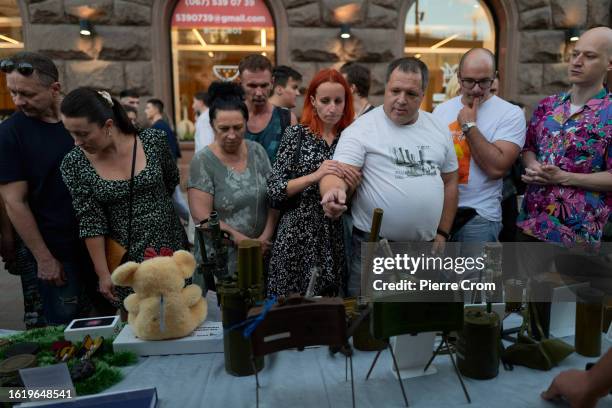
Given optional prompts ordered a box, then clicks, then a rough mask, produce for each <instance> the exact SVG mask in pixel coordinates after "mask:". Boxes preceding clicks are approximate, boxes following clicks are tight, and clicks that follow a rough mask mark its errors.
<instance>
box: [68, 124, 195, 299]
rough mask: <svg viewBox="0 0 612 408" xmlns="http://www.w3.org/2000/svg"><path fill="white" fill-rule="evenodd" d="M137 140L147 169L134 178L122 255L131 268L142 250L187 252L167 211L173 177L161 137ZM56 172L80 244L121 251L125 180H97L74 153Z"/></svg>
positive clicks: (148, 133) (145, 134)
mask: <svg viewBox="0 0 612 408" xmlns="http://www.w3.org/2000/svg"><path fill="white" fill-rule="evenodd" d="M138 138H139V140H140V141H141V143H142V148H143V150H144V153H145V156H146V159H147V163H146V166H145V168H144V169H143V170H142V171H140V172H139V173H138V174H136V175H135V177H134V198H133V207H132V239H131V245H130V251H129V255H128V260H130V261H134V262H142V261H143V260H144V253H145V249H146V248H149V247H151V248H153V249H154V250H155V251H156V252H158V253H159V251H160V249H161V248H162V247H166V248H170V249H172V250H174V251H176V250H179V249H185V248H187V236H186V234H185V229H184V228H183V226H182V225H181V222H180V220H179V218H178V215H177V214H176V212H175V210H174V206H173V205H172V193H173V192H174V188H175V186H176V185H177V184H178V182H179V172H178V168H177V167H176V164H175V162H174V159H173V157H172V155H171V152H170V149H169V147H168V142H167V141H166V135H165V134H164V133H163V132H160V131H158V130H154V129H145V130H142V131H141V132H140V133H139V134H138ZM61 170H62V176H63V178H64V183H65V184H66V186H67V187H68V190H69V191H70V194H71V195H72V205H73V206H74V209H75V212H76V214H77V218H78V220H79V234H80V236H81V238H88V237H96V236H109V237H111V238H113V239H114V240H116V241H117V242H119V243H120V244H121V245H122V246H123V247H125V248H127V244H128V242H127V241H128V218H129V217H128V212H129V190H130V189H129V186H130V182H129V180H106V179H103V178H101V177H100V176H99V175H98V173H97V172H96V170H95V169H94V167H93V166H92V165H91V163H90V162H89V160H88V159H87V157H86V156H85V154H84V153H83V151H82V150H81V149H80V148H78V147H75V148H74V149H72V150H71V151H70V153H68V154H67V155H66V157H64V160H63V161H62V165H61ZM110 272H111V273H112V271H110ZM115 289H116V291H117V295H118V297H119V299H120V301H121V303H123V300H124V299H125V298H126V297H127V296H128V295H129V294H130V293H132V290H131V289H130V288H125V287H116V288H115ZM117 306H119V305H117Z"/></svg>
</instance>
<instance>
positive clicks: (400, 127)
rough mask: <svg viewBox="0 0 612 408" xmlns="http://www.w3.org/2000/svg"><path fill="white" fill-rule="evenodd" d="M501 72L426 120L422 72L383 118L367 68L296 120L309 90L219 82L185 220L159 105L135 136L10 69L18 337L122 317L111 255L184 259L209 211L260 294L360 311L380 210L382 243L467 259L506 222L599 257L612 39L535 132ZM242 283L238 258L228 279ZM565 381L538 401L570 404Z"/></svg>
mask: <svg viewBox="0 0 612 408" xmlns="http://www.w3.org/2000/svg"><path fill="white" fill-rule="evenodd" d="M495 63H496V58H495V55H493V54H492V53H491V52H490V51H488V50H486V49H482V48H477V49H472V50H470V51H468V52H467V53H465V54H464V55H463V56H462V58H461V61H460V63H459V67H458V70H457V83H458V90H457V93H458V94H457V95H456V96H454V97H451V98H450V99H449V100H447V101H446V102H444V103H442V104H441V105H439V106H437V107H436V108H435V110H434V111H433V112H432V113H430V112H426V111H423V110H421V109H420V106H421V103H422V101H423V99H424V96H425V92H426V89H427V85H428V80H429V71H428V68H427V66H426V64H424V63H423V62H422V61H421V60H420V59H417V58H413V57H404V58H400V59H397V60H395V61H393V62H391V63H390V64H389V66H388V68H387V72H386V77H385V90H384V97H383V104H382V105H381V106H377V107H375V106H373V105H372V104H371V103H370V102H369V100H368V96H369V95H368V93H369V87H370V73H369V70H368V69H367V68H366V67H364V66H362V65H359V64H358V63H354V62H350V63H347V64H345V65H344V66H342V67H341V68H340V69H339V70H335V69H332V68H325V69H322V70H320V71H319V72H317V73H316V74H315V75H314V76H313V78H312V79H311V81H310V83H309V84H308V86H307V87H306V92H305V95H304V106H303V110H302V113H301V117H300V119H299V121H298V118H297V116H296V114H295V113H294V112H293V111H292V109H294V108H295V107H296V98H297V97H298V95H299V94H300V86H301V81H302V76H301V75H300V74H299V73H298V72H297V71H295V70H294V69H292V68H290V67H286V66H278V67H273V66H272V64H271V63H270V61H269V60H268V59H267V58H265V57H264V56H261V55H250V56H247V57H245V58H244V59H243V60H242V61H241V62H240V64H239V79H238V81H237V83H222V82H213V83H212V84H211V85H210V87H209V88H208V89H207V91H206V92H199V93H197V94H196V95H195V97H194V101H193V108H194V111H196V112H197V113H198V114H199V117H198V118H197V120H196V126H195V128H196V135H195V146H196V147H195V149H196V153H195V155H194V157H193V160H192V161H191V164H190V173H189V182H188V204H187V203H186V202H185V200H184V198H183V195H182V194H181V191H180V189H179V188H178V182H179V173H178V168H177V159H178V158H179V157H180V154H181V152H180V148H179V145H178V142H177V139H176V136H175V134H174V132H173V130H172V127H171V126H170V124H169V121H168V120H167V119H166V118H165V117H164V116H165V114H164V104H163V102H162V101H161V100H159V99H150V100H148V101H147V102H146V107H145V109H144V112H145V115H146V119H147V121H148V122H149V126H148V127H146V128H145V127H140V126H139V125H138V112H139V108H140V100H139V99H140V98H139V95H138V94H137V93H135V92H133V91H125V92H123V93H122V94H121V95H119V99H115V98H114V97H112V96H111V95H110V94H109V93H108V92H106V91H104V90H97V89H92V88H85V87H83V88H78V89H75V90H73V91H71V92H70V93H68V94H67V95H65V96H63V93H62V88H61V84H60V83H59V82H58V71H57V68H56V66H55V65H54V63H53V62H52V61H51V60H50V59H49V58H47V57H45V56H43V55H40V54H36V53H31V52H21V53H18V54H16V55H14V56H12V57H11V58H8V59H5V60H3V61H2V62H1V63H0V70H2V71H3V72H4V73H5V75H6V81H7V88H8V89H9V91H10V93H11V96H12V98H13V101H14V103H15V106H16V108H17V112H16V113H15V114H14V115H12V116H11V117H10V118H9V119H7V120H6V121H4V122H3V123H2V124H0V196H1V197H2V200H3V204H2V205H0V221H1V223H0V233H1V234H2V240H1V241H0V242H1V246H0V250H1V255H2V258H3V260H4V261H5V262H6V264H7V267H8V269H9V271H11V272H12V273H15V274H18V275H20V277H21V281H22V286H23V293H24V304H25V311H26V317H25V320H26V325H27V326H28V327H35V326H40V325H46V324H62V323H67V322H69V321H70V320H71V319H72V318H75V317H77V316H82V315H87V314H91V313H100V312H107V311H109V310H114V309H115V308H118V307H122V305H121V302H122V300H123V299H124V298H125V296H126V295H127V294H129V289H128V288H121V287H114V286H113V284H112V282H111V280H110V273H111V272H112V270H110V267H109V265H108V263H107V257H106V252H107V251H108V249H109V248H110V246H111V245H114V244H115V243H117V244H119V245H120V246H121V247H122V248H124V249H125V255H124V260H133V261H137V262H140V261H142V260H143V259H145V257H146V252H147V250H148V249H149V248H152V249H154V250H155V251H160V250H161V249H162V248H169V249H171V250H178V249H186V248H189V243H188V241H187V237H186V234H185V229H184V222H186V221H188V220H189V218H190V217H192V218H193V220H194V222H195V223H196V224H197V223H199V222H200V221H202V220H204V219H206V218H208V216H209V215H210V213H211V212H212V211H217V213H218V214H219V216H220V219H221V227H222V229H224V230H226V231H227V232H228V233H229V234H230V236H231V237H232V240H233V242H234V244H238V243H240V242H241V241H242V240H244V239H256V240H259V241H260V242H261V244H262V248H263V251H264V253H265V255H266V282H265V283H266V292H267V294H268V295H281V296H282V295H289V294H291V293H301V294H304V293H305V291H306V288H307V286H308V282H309V279H310V276H311V274H312V273H313V271H315V270H316V271H317V272H318V274H319V276H320V277H319V279H318V280H317V281H316V285H315V290H314V292H315V294H329V295H348V296H356V295H359V294H360V291H361V287H360V282H361V278H360V274H361V266H360V261H361V256H360V253H361V243H362V242H363V241H364V240H366V239H367V236H368V232H369V230H370V225H371V222H372V213H373V210H374V209H375V208H382V209H383V210H384V218H383V221H382V226H381V230H380V235H381V236H382V237H385V238H387V239H389V240H393V241H430V242H433V243H434V246H443V245H444V243H445V242H446V241H449V240H453V241H456V242H461V243H465V244H462V246H461V250H462V251H464V252H465V253H466V254H469V253H473V251H479V250H481V245H482V243H483V242H487V241H497V240H498V239H499V237H500V231H501V230H502V221H505V223H504V225H506V227H507V228H516V232H515V234H514V236H512V234H507V235H506V238H505V239H506V240H513V241H516V242H553V243H557V244H559V245H562V246H568V247H569V246H573V245H592V246H596V245H598V244H599V243H600V242H601V240H602V235H603V230H604V227H605V226H606V224H607V223H608V219H609V217H610V209H611V207H610V202H611V201H610V199H611V198H612V194H610V193H609V192H610V191H612V174H610V173H611V169H612V154H610V153H611V152H612V151H611V149H612V140H611V139H612V105H611V94H610V91H609V90H608V87H607V85H606V84H605V80H606V77H607V74H608V72H610V70H612V30H611V29H610V28H607V27H599V28H595V29H591V30H589V31H587V32H585V33H584V34H583V35H582V36H581V37H580V39H579V40H578V42H577V43H576V45H575V48H574V50H573V52H572V54H571V58H570V61H569V65H568V79H569V82H570V84H571V88H570V89H569V90H568V91H567V92H562V93H559V94H556V95H552V96H550V97H547V98H545V99H543V100H542V101H541V102H540V103H539V104H538V106H537V107H535V109H534V113H533V115H532V117H531V120H530V121H529V123H528V124H527V123H526V120H525V115H524V112H523V110H522V109H521V107H519V106H517V105H516V104H513V103H510V102H509V101H506V100H504V99H503V98H501V97H499V96H497V95H496V91H497V89H496V88H497V87H498V86H499V84H498V81H499V79H498V76H497V70H496V66H495ZM502 80H503V78H502ZM517 160H521V161H522V165H523V166H524V172H523V173H522V174H521V175H520V178H521V181H522V182H523V183H524V184H525V186H526V188H525V192H524V200H523V202H522V206H521V208H520V209H519V211H518V216H516V215H515V217H514V218H512V219H510V221H509V222H508V219H506V220H504V215H503V211H502V198H504V199H507V198H508V197H507V196H506V194H505V189H504V177H507V176H508V175H510V174H512V173H513V172H516V164H517ZM510 184H512V183H510ZM504 201H506V200H504ZM510 201H512V200H510ZM514 203H516V200H514ZM510 207H512V206H510ZM181 221H183V222H181ZM198 250H199V248H198V247H197V246H196V255H201V254H197V252H198ZM235 267H236V266H235V255H234V252H230V262H229V270H230V273H235ZM604 360H605V359H604ZM605 361H607V364H608V365H609V362H610V358H607V360H605ZM602 364H606V363H605V362H602ZM595 372H597V370H595ZM591 377H593V375H591ZM591 377H589V378H591ZM567 378H568V377H567V376H565V377H563V378H562V379H559V380H557V381H556V382H555V384H553V387H551V390H550V391H549V392H548V393H546V394H545V396H546V397H550V396H553V395H554V394H559V393H561V394H562V393H563V391H559V388H562V387H563V384H564V382H566V381H567ZM599 381H601V380H599Z"/></svg>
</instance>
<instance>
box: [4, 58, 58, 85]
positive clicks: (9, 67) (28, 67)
mask: <svg viewBox="0 0 612 408" xmlns="http://www.w3.org/2000/svg"><path fill="white" fill-rule="evenodd" d="M34 69H36V70H37V71H38V72H40V73H41V74H45V75H47V76H50V77H51V78H53V80H55V81H57V77H56V75H53V74H50V73H48V72H45V71H43V70H41V69H38V68H34V66H33V65H32V64H30V63H29V62H20V63H18V64H16V63H15V62H14V61H12V60H10V59H5V60H2V62H0V71H2V72H4V73H6V74H10V73H11V72H13V71H14V70H17V72H19V73H20V74H21V75H23V76H30V75H32V73H33V72H34Z"/></svg>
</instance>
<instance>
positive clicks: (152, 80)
mask: <svg viewBox="0 0 612 408" xmlns="http://www.w3.org/2000/svg"><path fill="white" fill-rule="evenodd" d="M12 1H13V2H14V1H15V0H12ZM177 1H178V0H43V1H41V0H17V4H18V8H19V14H20V16H21V18H22V20H23V38H24V44H25V48H26V49H28V50H33V51H40V52H44V53H45V54H47V55H49V56H51V57H52V58H53V59H54V60H55V61H56V62H57V64H58V66H59V68H60V73H61V76H62V81H63V83H64V86H65V88H66V89H67V90H70V89H73V88H75V87H77V86H79V85H93V86H98V87H105V88H107V89H109V90H110V91H112V92H115V93H116V92H119V91H120V90H121V89H124V88H136V89H138V90H139V91H140V92H142V94H143V95H156V96H158V97H161V98H162V99H164V100H167V101H172V92H173V90H172V79H171V75H172V72H171V62H170V61H171V54H170V53H171V50H170V45H169V44H170V40H169V35H170V34H169V32H170V16H171V15H172V11H173V9H174V7H175V5H176V3H177ZM2 2H6V0H1V1H0V7H2V5H1V3H2ZM413 2H414V0H362V1H358V0H266V4H267V6H268V8H269V9H270V12H271V14H272V16H273V19H274V21H275V26H276V44H275V46H276V51H275V53H276V60H277V61H276V62H277V63H279V64H288V65H292V66H295V68H297V69H298V70H299V71H301V72H302V73H304V74H305V75H304V76H305V78H304V79H305V83H307V81H309V79H310V78H311V77H312V75H313V73H315V72H316V71H317V70H318V69H320V68H322V67H327V66H329V65H331V64H336V63H337V64H340V63H341V62H343V61H347V60H358V61H361V62H363V63H365V64H367V65H368V66H369V67H370V68H371V69H372V72H373V78H374V81H373V87H372V93H373V95H374V100H375V101H377V102H379V101H380V100H381V94H382V92H383V82H384V70H385V66H386V64H387V63H388V62H389V61H391V60H393V59H394V58H396V57H400V56H402V55H404V41H405V35H404V24H405V20H406V14H407V11H408V9H409V7H410V6H411V5H412V4H413ZM349 3H355V4H356V5H357V6H358V7H357V8H356V9H355V10H356V12H355V13H353V15H352V16H351V20H350V23H351V26H352V33H353V37H352V38H351V40H349V41H345V42H342V41H340V40H339V39H338V38H337V33H338V27H339V25H340V23H341V22H342V21H339V20H338V17H337V13H335V10H337V9H338V8H339V7H343V6H346V5H348V4H349ZM485 3H486V4H487V5H488V6H489V8H490V10H491V11H492V13H493V15H494V19H495V21H496V25H497V35H498V58H499V70H500V74H501V81H502V84H501V89H500V93H501V94H502V95H503V96H504V97H506V98H508V99H513V100H518V101H521V102H523V103H525V104H526V105H527V106H533V105H534V104H535V103H536V101H537V100H538V99H540V98H541V97H543V96H544V95H547V94H550V93H553V92H556V91H559V90H561V89H564V88H566V87H567V85H568V84H567V82H566V64H567V63H566V62H565V61H564V55H565V54H566V51H567V50H566V30H567V29H568V28H578V29H586V28H590V27H594V26H598V25H606V26H609V25H611V23H612V21H611V15H612V13H611V7H612V0H487V1H485ZM80 18H88V19H89V20H91V21H92V22H93V24H94V27H95V28H94V29H95V33H96V35H95V37H93V38H92V39H83V38H81V37H80V36H79V32H78V21H79V19H80ZM170 109H172V107H170Z"/></svg>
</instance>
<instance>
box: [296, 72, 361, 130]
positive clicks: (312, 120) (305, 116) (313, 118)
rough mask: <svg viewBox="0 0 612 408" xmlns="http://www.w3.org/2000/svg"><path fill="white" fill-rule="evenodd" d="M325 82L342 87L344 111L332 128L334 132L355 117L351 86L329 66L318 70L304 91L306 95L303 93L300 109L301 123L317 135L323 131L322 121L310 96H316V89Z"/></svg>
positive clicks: (344, 127)
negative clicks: (301, 107) (302, 102)
mask: <svg viewBox="0 0 612 408" xmlns="http://www.w3.org/2000/svg"><path fill="white" fill-rule="evenodd" d="M325 82H335V83H338V84H340V85H342V87H343V88H344V111H343V112H342V117H341V118H340V120H339V121H338V123H337V124H336V128H335V129H334V131H335V133H340V132H342V131H343V130H344V129H346V127H348V125H350V124H351V122H352V121H353V119H354V118H355V110H354V109H353V97H352V95H351V88H350V87H349V85H348V83H347V82H346V80H345V79H344V77H343V76H342V74H341V73H340V72H338V71H336V70H335V69H331V68H326V69H322V70H320V71H319V72H317V74H316V75H315V76H314V77H313V78H312V81H310V84H309V85H308V90H307V91H306V95H304V109H303V110H302V124H303V125H304V126H308V128H309V129H310V131H311V132H312V133H314V134H315V135H316V136H319V137H320V136H321V135H322V133H323V121H322V120H321V119H320V118H319V116H317V114H316V110H315V108H314V106H312V103H311V102H310V97H311V96H312V97H313V98H316V94H317V89H318V88H319V86H320V85H321V84H323V83H325Z"/></svg>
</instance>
